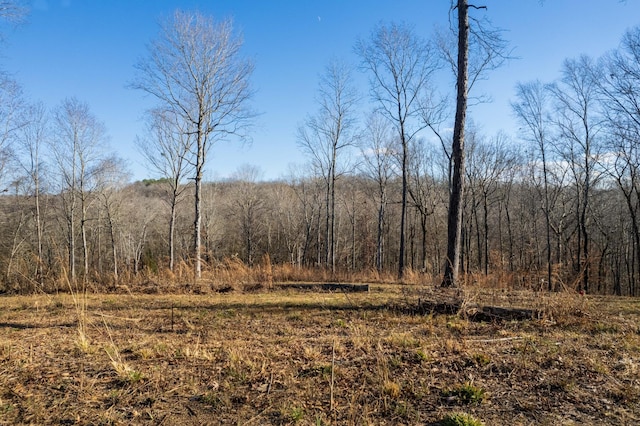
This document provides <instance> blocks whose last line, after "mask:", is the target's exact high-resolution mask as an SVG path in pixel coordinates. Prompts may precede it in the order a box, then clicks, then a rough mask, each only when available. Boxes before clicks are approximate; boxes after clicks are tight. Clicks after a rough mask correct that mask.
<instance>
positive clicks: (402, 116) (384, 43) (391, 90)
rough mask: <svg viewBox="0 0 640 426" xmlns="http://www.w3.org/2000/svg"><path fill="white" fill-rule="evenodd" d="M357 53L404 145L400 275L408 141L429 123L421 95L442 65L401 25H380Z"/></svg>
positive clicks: (402, 252) (401, 253) (428, 47)
mask: <svg viewBox="0 0 640 426" xmlns="http://www.w3.org/2000/svg"><path fill="white" fill-rule="evenodd" d="M356 52H357V53H358V55H360V58H361V60H362V64H361V66H362V69H363V70H364V71H366V72H368V73H369V75H370V84H371V97H372V98H373V100H374V101H375V102H376V103H377V104H378V108H379V111H380V112H381V113H382V114H383V115H384V116H385V117H386V118H387V119H388V120H389V121H390V122H391V123H392V124H393V126H394V128H395V130H396V131H397V135H398V140H399V141H400V145H401V153H400V163H401V170H402V195H401V214H400V250H399V255H398V256H399V258H398V276H399V277H400V278H402V277H403V276H404V272H405V232H406V221H407V193H408V187H407V181H408V174H409V170H408V168H409V144H410V142H411V140H412V139H413V138H414V137H415V136H416V134H418V133H419V132H420V131H421V130H422V129H424V128H425V127H426V124H425V123H424V122H423V121H421V120H420V118H421V117H422V116H423V113H422V106H423V104H422V103H421V101H422V98H424V97H425V96H426V93H427V92H428V91H429V90H430V89H431V88H430V83H431V82H430V78H431V76H432V74H433V73H434V72H435V71H436V70H437V69H438V68H439V61H438V60H437V56H436V54H435V51H434V49H433V47H432V46H431V45H430V44H429V43H427V42H426V41H424V40H422V39H421V38H420V37H418V36H417V35H416V34H415V33H414V32H413V30H412V29H411V28H409V27H408V26H406V25H401V24H394V23H392V24H389V25H383V24H380V25H378V26H376V27H375V28H374V30H373V31H372V33H371V36H370V39H369V40H359V41H358V42H357V43H356Z"/></svg>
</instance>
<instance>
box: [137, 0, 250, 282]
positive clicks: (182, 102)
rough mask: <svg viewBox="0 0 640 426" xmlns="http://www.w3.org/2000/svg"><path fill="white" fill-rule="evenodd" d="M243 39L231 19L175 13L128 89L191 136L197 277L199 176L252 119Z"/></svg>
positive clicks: (198, 269)
mask: <svg viewBox="0 0 640 426" xmlns="http://www.w3.org/2000/svg"><path fill="white" fill-rule="evenodd" d="M241 47H242V38H241V37H240V36H238V35H237V34H236V33H234V31H233V26H232V22H231V20H226V21H221V22H217V21H215V20H214V19H213V18H212V17H209V16H205V15H202V14H200V13H198V12H181V11H176V12H175V13H174V14H173V16H172V17H171V19H168V20H166V21H165V22H163V23H162V24H161V26H160V34H159V36H158V38H157V39H155V40H154V41H152V42H151V43H150V44H149V46H148V56H147V57H146V58H144V59H142V60H141V61H140V62H138V63H137V64H136V69H137V70H138V77H137V79H136V80H135V81H134V82H133V84H132V87H133V88H136V89H139V90H142V91H144V92H146V93H149V94H151V95H152V96H154V97H155V98H156V99H157V100H158V101H159V102H160V108H162V109H166V110H168V111H170V112H171V114H174V115H175V116H176V117H178V118H179V119H180V121H181V122H182V125H184V126H185V127H186V134H188V135H191V136H192V137H193V139H194V150H195V172H194V173H195V176H194V183H195V194H194V205H195V218H194V258H195V273H196V277H200V276H201V272H202V265H201V240H202V237H201V221H202V211H201V210H202V208H201V207H202V206H201V204H202V202H201V197H202V178H203V171H204V167H205V164H206V157H207V153H208V151H209V149H210V148H211V145H212V144H214V143H215V142H216V141H219V140H222V139H225V138H228V137H230V136H239V137H245V136H246V131H247V130H248V126H249V124H250V123H251V121H252V118H253V117H254V115H255V114H254V113H253V112H252V111H251V110H250V109H249V105H248V101H249V100H250V98H251V95H252V90H251V88H250V86H249V78H250V76H251V73H252V72H253V64H252V63H251V61H249V60H247V59H245V58H243V57H242V56H241V52H240V49H241Z"/></svg>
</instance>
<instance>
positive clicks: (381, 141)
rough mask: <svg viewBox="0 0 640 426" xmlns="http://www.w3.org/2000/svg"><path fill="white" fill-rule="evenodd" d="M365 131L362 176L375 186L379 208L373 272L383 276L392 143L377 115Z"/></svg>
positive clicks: (387, 129)
mask: <svg viewBox="0 0 640 426" xmlns="http://www.w3.org/2000/svg"><path fill="white" fill-rule="evenodd" d="M365 127H366V131H365V135H364V138H363V144H362V146H361V150H362V158H363V162H362V164H361V168H362V170H363V171H364V173H365V175H366V176H368V177H369V178H370V179H372V180H373V181H374V182H375V183H376V194H375V198H376V202H377V205H378V214H377V227H376V230H377V231H376V269H377V270H378V272H382V265H383V263H384V255H385V239H384V225H385V221H386V210H387V204H388V203H389V194H388V187H389V182H390V180H391V179H392V178H393V176H394V175H395V160H394V147H393V145H394V144H393V139H392V138H391V136H390V135H389V127H388V126H387V120H386V119H385V118H384V117H383V116H382V115H381V114H380V113H376V112H374V113H372V114H371V115H370V116H369V118H368V119H367V123H366V126H365Z"/></svg>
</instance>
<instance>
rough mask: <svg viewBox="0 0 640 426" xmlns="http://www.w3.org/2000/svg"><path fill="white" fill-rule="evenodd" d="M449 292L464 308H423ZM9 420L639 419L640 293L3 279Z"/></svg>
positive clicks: (0, 383) (0, 332)
mask: <svg viewBox="0 0 640 426" xmlns="http://www.w3.org/2000/svg"><path fill="white" fill-rule="evenodd" d="M446 298H454V299H456V300H458V301H462V302H463V313H461V314H453V313H446V312H442V313H438V312H431V313H430V312H428V309H414V307H415V306H416V305H417V304H418V300H420V301H421V302H420V303H422V305H421V306H429V305H424V301H428V300H431V301H440V300H443V299H446ZM477 306H500V307H520V308H527V309H533V310H534V311H535V312H536V314H535V318H532V319H524V320H523V319H509V318H506V319H505V318H500V317H495V318H493V319H491V318H485V317H479V316H474V315H471V314H469V313H473V312H474V309H475V308H474V307H477ZM418 311H419V312H418ZM456 414H460V415H457V416H456ZM463 414H466V415H467V416H463ZM474 420H475V422H474ZM465 422H466V423H465ZM0 424H92V425H101V424H105V425H106V424H150V425H151V424H153V425H160V424H162V425H181V424H185V425H202V424H234V425H268V424H276V425H280V424H300V425H364V424H371V425H381V424H389V425H391V424H394V425H395V424H410V425H417V424H421V425H425V424H426V425H439V424H442V425H455V424H459V425H464V424H467V425H472V424H477V425H479V424H485V425H507V424H508V425H565V424H566V425H571V424H575V425H583V424H592V425H637V424H640V301H639V300H634V299H625V298H605V297H591V296H588V297H585V296H580V295H568V294H551V295H549V294H546V293H539V294H538V293H532V292H509V291H505V290H493V291H489V290H483V291H481V290H475V291H473V290H465V291H464V292H461V293H459V294H450V293H447V294H444V293H443V294H439V293H435V292H433V291H432V290H429V289H428V288H425V287H421V286H400V285H391V284H378V285H372V286H371V288H370V291H369V292H368V293H343V292H321V291H305V290H300V289H294V288H286V287H285V286H283V287H275V288H274V289H270V290H267V289H259V290H255V291H250V292H240V291H231V292H228V293H213V294H201V295H192V294H191V295H184V294H183V295H160V294H158V295H144V294H104V295H99V294H96V295H94V294H87V295H82V294H79V295H78V294H75V295H70V294H59V295H36V296H6V297H1V298H0Z"/></svg>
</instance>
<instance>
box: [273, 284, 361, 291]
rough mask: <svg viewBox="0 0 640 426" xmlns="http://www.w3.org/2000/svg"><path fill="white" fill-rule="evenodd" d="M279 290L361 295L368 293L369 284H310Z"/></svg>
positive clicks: (283, 286) (289, 285)
mask: <svg viewBox="0 0 640 426" xmlns="http://www.w3.org/2000/svg"><path fill="white" fill-rule="evenodd" d="M279 287H280V288H295V289H298V290H315V291H342V292H346V293H362V292H368V291H369V284H342V283H311V284H283V285H280V286H279Z"/></svg>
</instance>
